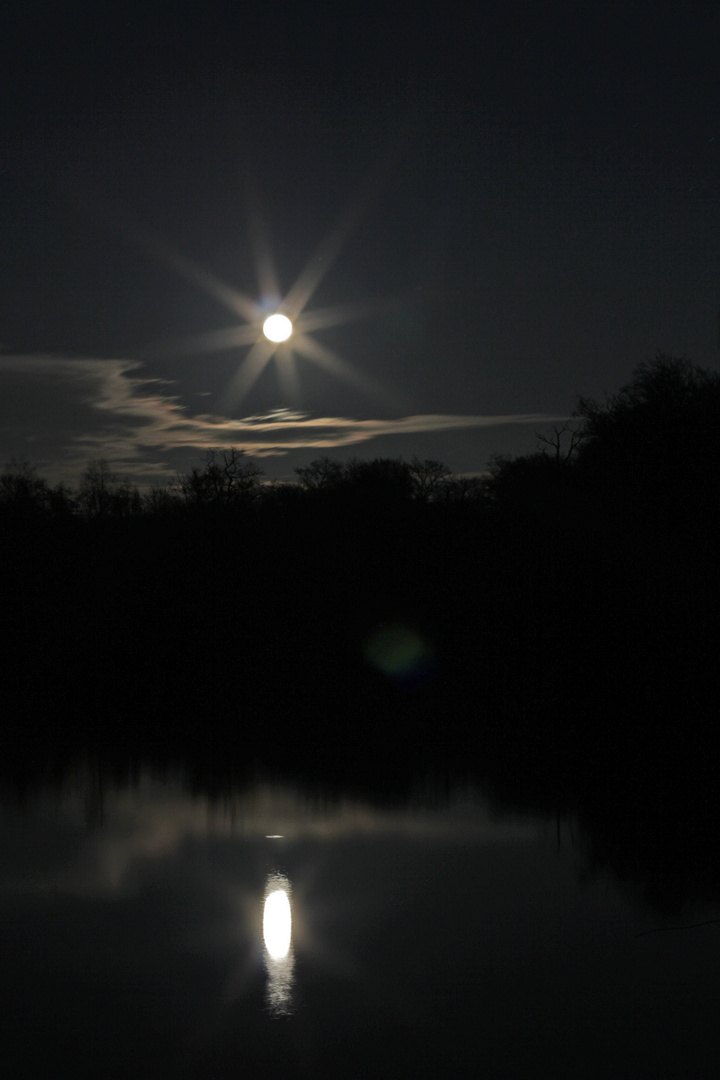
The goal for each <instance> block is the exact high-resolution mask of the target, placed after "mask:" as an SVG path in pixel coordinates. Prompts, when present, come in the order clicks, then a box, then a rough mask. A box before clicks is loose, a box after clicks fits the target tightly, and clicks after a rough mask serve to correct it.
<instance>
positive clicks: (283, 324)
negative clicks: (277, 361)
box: [263, 315, 292, 341]
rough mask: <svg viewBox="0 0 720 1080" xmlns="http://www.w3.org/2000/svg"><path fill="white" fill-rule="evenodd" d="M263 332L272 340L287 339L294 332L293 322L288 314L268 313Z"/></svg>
mask: <svg viewBox="0 0 720 1080" xmlns="http://www.w3.org/2000/svg"><path fill="white" fill-rule="evenodd" d="M263 333H264V335H265V337H266V338H268V339H269V340H270V341H287V339H288V338H289V337H290V335H291V334H292V323H291V322H290V320H289V319H288V317H287V315H268V317H267V319H266V320H265V322H264V323H263Z"/></svg>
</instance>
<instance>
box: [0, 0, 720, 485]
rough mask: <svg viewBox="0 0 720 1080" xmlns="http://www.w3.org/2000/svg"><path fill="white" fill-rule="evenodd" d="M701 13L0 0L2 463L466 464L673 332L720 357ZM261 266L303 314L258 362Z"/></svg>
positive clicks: (67, 468)
mask: <svg viewBox="0 0 720 1080" xmlns="http://www.w3.org/2000/svg"><path fill="white" fill-rule="evenodd" d="M710 12H711V8H710V6H709V5H702V6H701V5H696V6H695V5H694V6H693V10H691V11H690V12H688V9H687V7H686V6H683V5H681V4H679V3H678V4H675V3H673V4H657V3H654V4H646V3H636V4H633V3H628V4H626V5H624V6H623V7H622V9H619V10H615V9H614V8H612V7H611V6H608V5H599V4H594V3H590V4H586V5H571V4H560V3H549V4H537V3H536V4H525V3H515V4H512V3H509V4H504V5H492V8H491V10H490V6H489V5H488V10H487V11H486V10H485V7H484V6H483V7H479V6H478V8H477V10H475V11H473V12H467V11H465V10H464V6H463V5H458V6H457V8H453V7H452V6H448V5H443V6H438V7H436V8H432V9H429V10H428V11H425V10H423V9H422V7H419V6H417V5H415V6H413V7H412V8H410V7H405V6H403V5H389V6H388V7H387V10H386V11H385V12H384V13H383V14H382V16H380V15H371V14H369V13H368V10H367V8H366V7H364V8H363V7H358V8H352V7H349V6H347V5H343V6H342V8H341V6H340V5H332V6H329V5H324V4H313V5H309V6H304V5H303V6H301V5H288V4H282V3H280V4H276V5H274V6H273V5H269V6H268V5H266V6H264V7H263V8H262V9H261V10H256V9H250V8H247V7H245V6H243V5H239V4H218V3H213V2H208V3H205V4H192V3H189V4H184V5H182V7H181V8H178V7H177V6H175V5H173V6H170V5H164V4H162V3H160V4H153V5H150V10H149V11H147V10H145V9H144V8H142V7H138V8H135V7H133V5H132V4H124V5H122V6H121V5H113V4H108V5H89V4H87V5H85V4H81V5H74V6H73V5H70V4H66V5H61V6H60V5H51V4H36V5H30V4H28V5H22V6H21V8H19V9H17V10H14V11H12V12H8V13H6V14H4V15H3V16H2V20H3V21H4V23H5V25H4V26H3V27H2V28H0V29H1V31H2V32H1V34H0V36H1V37H2V40H3V41H4V46H3V49H4V54H5V55H4V56H3V63H2V78H3V80H4V86H3V101H4V102H5V109H4V110H3V137H2V141H1V143H0V146H1V149H0V230H1V232H0V235H1V237H2V243H1V245H0V260H1V262H0V298H1V302H0V320H1V322H0V344H1V345H2V348H3V353H2V354H1V355H0V463H4V462H6V461H7V460H8V459H9V458H10V457H11V456H15V457H18V458H26V459H29V460H30V461H33V462H35V463H36V464H37V465H38V467H39V468H40V470H41V472H42V473H43V474H45V475H56V476H58V477H59V476H60V475H63V474H64V475H65V476H66V477H67V478H68V479H71V480H73V479H74V478H76V476H77V474H78V472H79V471H80V470H81V468H82V466H83V464H84V462H85V461H87V460H88V458H91V457H106V458H108V459H109V460H110V461H111V463H112V464H113V466H114V467H115V468H116V469H117V470H118V471H119V472H121V473H124V474H129V475H133V476H135V477H138V478H142V477H149V476H163V475H170V476H171V475H174V473H175V471H176V470H177V469H178V468H181V469H182V468H185V467H187V466H188V465H190V464H192V463H195V462H196V461H197V459H198V457H199V455H200V454H201V452H202V448H203V447H206V446H209V445H228V444H230V443H232V444H234V445H237V446H245V447H247V449H248V452H250V453H253V454H261V455H263V460H262V464H263V466H264V467H265V469H266V471H267V472H268V474H269V475H271V476H292V470H293V468H294V467H295V466H296V465H303V464H307V462H308V461H309V460H311V459H312V458H313V457H316V456H318V455H319V454H331V455H337V456H341V457H345V456H349V455H357V456H360V457H369V456H376V455H393V456H395V455H403V456H405V457H408V458H409V457H411V456H412V455H413V454H417V455H418V456H420V457H426V456H432V457H439V458H441V459H442V460H444V461H446V462H447V464H449V465H450V466H451V468H453V469H454V470H455V471H458V472H477V471H481V470H482V469H483V468H484V467H485V465H486V463H487V459H488V457H489V455H490V454H491V453H493V452H509V453H522V452H527V451H531V450H533V449H534V448H535V441H536V440H535V431H538V430H547V424H549V423H551V422H552V418H559V417H564V416H566V415H568V413H570V412H571V411H572V409H573V407H574V405H575V403H576V400H577V397H578V396H579V395H580V394H585V395H591V396H599V397H602V396H603V395H604V393H605V392H612V391H614V390H616V389H617V388H618V386H619V385H620V384H621V383H622V382H624V381H626V380H627V378H628V376H629V375H630V372H631V371H632V368H633V367H634V366H635V365H636V364H637V363H639V362H640V361H642V360H646V359H648V358H649V357H651V356H652V355H654V353H655V352H656V351H657V350H662V351H664V352H667V353H671V354H674V355H682V354H686V355H687V356H688V357H690V358H691V359H692V360H694V361H695V362H697V363H699V364H701V365H704V366H711V367H716V366H717V364H718V360H719V359H720V348H719V342H718V311H719V310H720V242H719V241H720V167H719V164H718V163H719V154H720V123H719V120H718V112H719V110H720V76H719V75H718V71H719V66H718V64H717V56H718V55H720V15H719V14H717V13H710ZM270 271H272V272H273V273H274V275H275V278H276V287H277V291H278V300H279V303H280V304H281V305H282V304H283V303H285V304H286V305H288V304H289V305H290V306H291V307H292V306H293V304H294V306H295V308H296V309H297V308H298V307H299V306H300V304H301V302H304V308H303V312H302V317H303V318H304V320H305V328H306V331H307V336H306V337H299V336H298V337H295V338H293V339H292V343H293V345H294V346H295V348H294V352H293V354H292V355H288V354H287V350H283V352H282V353H279V354H278V355H277V356H275V357H273V358H270V359H269V361H268V357H267V356H266V354H265V353H264V352H263V351H262V350H261V351H260V353H258V352H257V350H255V351H254V352H252V354H251V355H250V359H249V361H248V362H247V363H246V360H247V357H248V354H249V353H250V352H251V347H252V341H253V340H255V339H256V338H257V337H258V336H259V333H260V330H259V327H260V321H261V315H262V312H263V311H264V310H269V309H270V307H272V306H273V304H274V303H275V300H274V299H273V298H272V297H271V295H270V293H271V292H272V289H271V288H270V278H271V274H270ZM298 278H300V287H299V288H298V289H296V290H295V291H293V290H292V286H293V284H294V283H296V282H297V280H298ZM288 291H289V297H288ZM254 305H255V307H254ZM328 311H329V312H330V315H328ZM351 316H352V317H351ZM359 316H362V317H359ZM238 327H241V328H242V329H241V332H240V333H236V332H235V328H238ZM222 331H225V334H224V336H223V337H222V340H221V341H219V340H218V338H217V334H218V333H219V332H222ZM208 335H210V336H208ZM212 335H215V337H212ZM219 344H223V345H224V346H226V347H224V348H222V349H220V348H217V347H216V346H217V345H219ZM293 357H294V358H293ZM265 361H268V362H267V363H266V362H265ZM251 372H252V373H254V375H255V376H256V378H255V381H252V380H251V378H250V377H249V376H250V373H251Z"/></svg>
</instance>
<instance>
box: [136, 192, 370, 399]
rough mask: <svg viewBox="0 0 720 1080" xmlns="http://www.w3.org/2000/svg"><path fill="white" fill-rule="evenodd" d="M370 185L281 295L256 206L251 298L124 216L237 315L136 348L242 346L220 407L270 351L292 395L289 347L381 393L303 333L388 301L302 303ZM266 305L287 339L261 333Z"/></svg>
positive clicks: (159, 351)
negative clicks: (236, 320)
mask: <svg viewBox="0 0 720 1080" xmlns="http://www.w3.org/2000/svg"><path fill="white" fill-rule="evenodd" d="M371 188H372V185H369V186H368V187H366V189H365V191H364V192H362V193H361V194H360V195H359V196H358V197H356V198H355V199H354V200H353V202H352V203H351V205H350V206H349V208H348V209H347V210H346V211H345V212H344V213H343V215H342V216H341V219H340V221H339V223H338V224H337V226H336V227H335V228H334V229H333V230H331V232H330V233H329V234H328V235H327V236H326V238H325V239H324V240H323V241H322V243H321V244H320V245H319V247H318V249H317V250H316V252H315V254H314V255H313V257H312V258H311V259H310V260H309V262H308V263H307V265H306V266H305V267H304V269H303V270H301V272H300V274H299V275H298V277H297V279H296V281H295V282H294V284H293V285H292V286H291V287H290V289H289V290H288V292H287V293H286V294H285V296H284V297H283V296H282V293H281V290H280V288H279V283H278V276H277V273H276V271H275V266H274V263H273V259H272V256H271V252H270V245H269V243H268V240H267V235H266V233H265V230H264V227H263V224H262V219H261V215H260V214H259V212H257V210H255V212H254V213H253V214H252V215H251V216H250V226H249V231H250V238H251V244H252V247H253V250H254V256H255V271H256V277H257V280H258V285H259V288H260V296H259V298H258V299H253V298H251V297H249V296H246V295H245V294H243V293H241V292H239V291H238V290H236V289H234V288H232V287H231V286H230V285H228V284H227V283H225V282H224V281H221V280H220V279H219V278H217V277H216V276H215V275H213V274H211V273H210V272H209V271H207V270H206V269H205V267H203V266H201V265H200V264H198V263H196V262H194V261H193V260H192V259H190V258H188V257H187V256H186V255H182V254H179V253H178V252H176V251H174V250H173V249H172V248H171V247H170V246H169V245H168V244H167V243H166V242H165V241H163V240H160V239H159V238H157V237H156V236H154V235H152V234H150V233H149V232H148V231H147V230H145V229H142V228H140V227H139V226H137V224H135V223H132V225H130V226H128V223H127V221H126V223H125V224H126V230H127V231H129V232H130V233H131V235H132V237H133V238H134V239H135V240H136V241H137V242H138V243H139V244H141V245H142V246H143V247H144V248H145V249H146V250H147V251H148V252H149V253H150V254H152V255H153V256H154V257H155V258H157V259H159V260H161V261H162V262H164V263H165V264H166V265H167V266H169V267H170V268H171V269H173V270H174V271H175V272H176V273H177V274H178V275H179V276H181V277H183V278H184V279H185V280H187V281H190V282H191V283H192V284H194V285H196V286H197V287H199V288H200V289H202V290H203V292H205V293H207V294H208V295H210V296H212V297H214V298H215V299H216V300H217V301H218V302H219V303H220V304H221V305H222V306H223V307H225V308H226V309H227V310H229V311H230V312H232V313H233V314H234V315H238V316H240V318H241V319H243V320H244V322H243V323H241V324H239V325H236V326H231V327H225V328H222V329H218V330H210V331H207V332H206V333H203V334H197V335H194V336H191V337H184V338H181V339H177V340H175V341H174V342H168V343H165V344H164V345H161V346H158V347H156V348H154V349H151V350H144V351H143V355H144V356H153V357H160V356H167V357H171V356H178V355H184V356H187V355H191V354H192V353H193V352H219V351H223V350H227V349H235V348H243V347H245V346H250V348H249V351H248V352H247V354H246V355H245V357H244V358H243V360H242V362H241V365H240V367H239V369H238V370H237V372H236V373H235V375H233V377H232V378H231V380H230V382H229V384H228V385H227V387H226V389H225V391H224V393H223V395H222V398H221V407H222V408H223V409H225V410H228V411H232V410H234V409H235V408H236V407H237V405H238V404H239V403H240V401H241V400H242V399H243V398H244V397H245V396H246V395H247V393H248V392H249V391H250V389H251V388H252V387H253V386H254V385H255V383H256V382H257V381H258V379H259V378H260V376H261V375H262V373H263V371H264V370H265V368H266V366H267V365H268V363H269V362H270V360H272V359H273V358H275V359H276V364H277V367H278V374H279V378H280V382H281V385H282V386H283V389H284V390H285V391H286V392H288V393H292V395H293V396H294V397H295V398H296V399H297V395H298V390H299V373H298V368H297V364H296V360H295V354H298V355H300V356H302V357H303V358H305V359H306V360H309V361H311V362H312V363H316V364H319V365H320V366H322V367H323V368H324V369H325V370H326V371H328V372H330V373H331V374H332V375H333V376H335V377H336V378H340V379H343V380H344V381H346V382H348V383H351V384H353V385H354V386H356V387H358V388H360V389H361V390H363V391H364V392H365V393H369V394H373V395H378V394H379V395H380V396H386V395H385V394H384V392H383V391H382V390H381V388H380V386H379V385H378V384H376V383H375V382H374V381H373V380H371V379H369V378H367V377H366V376H363V375H361V374H360V373H359V372H357V371H356V370H355V369H354V368H353V367H352V366H351V365H350V364H349V363H348V362H347V361H346V360H344V359H343V358H342V357H341V356H339V355H338V354H337V353H335V352H333V351H332V350H330V349H328V348H327V347H326V346H325V345H323V344H322V343H321V342H319V341H318V340H317V339H316V338H314V337H311V336H310V334H311V332H312V331H316V330H323V329H325V328H326V327H329V326H333V325H341V324H343V323H346V322H350V321H352V320H354V319H362V318H366V317H368V316H369V315H371V314H374V313H376V312H377V311H379V310H381V309H382V308H384V307H386V306H387V305H388V301H379V302H378V301H362V302H354V303H348V304H339V305H336V306H335V307H330V308H324V309H322V310H315V311H312V310H311V311H305V308H306V306H307V305H308V303H309V302H310V300H311V299H312V297H313V295H314V293H315V291H316V290H317V288H318V286H319V285H320V282H321V281H322V279H323V278H324V276H325V275H326V274H327V272H328V270H329V269H330V267H331V266H332V265H333V263H334V262H335V260H336V259H337V258H338V256H339V255H340V253H341V252H342V249H343V248H344V246H345V244H346V243H347V241H348V239H349V237H350V235H351V234H352V232H353V231H354V230H355V229H356V228H357V226H358V224H359V222H360V220H361V218H362V216H363V213H364V212H365V209H366V207H367V204H368V201H369V199H370V197H371V194H372V191H371ZM271 313H277V314H282V315H285V316H286V317H287V318H289V319H290V320H291V322H292V324H293V333H292V337H291V338H290V339H289V340H288V341H287V342H275V341H269V340H268V339H267V337H265V336H264V335H263V329H262V328H263V323H264V321H265V319H266V318H267V316H268V315H269V314H271Z"/></svg>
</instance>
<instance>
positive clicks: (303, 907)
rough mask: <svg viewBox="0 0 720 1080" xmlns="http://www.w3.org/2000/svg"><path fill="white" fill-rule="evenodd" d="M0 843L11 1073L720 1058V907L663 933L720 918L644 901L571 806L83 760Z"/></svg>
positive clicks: (9, 807) (492, 1066)
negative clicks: (188, 773) (113, 780)
mask: <svg viewBox="0 0 720 1080" xmlns="http://www.w3.org/2000/svg"><path fill="white" fill-rule="evenodd" d="M1 837H2V861H1V864H0V865H1V867H2V869H1V871H0V873H1V875H2V877H1V887H0V904H1V907H2V955H3V969H4V977H3V983H4V998H5V1000H4V1004H3V1007H2V1012H1V1014H0V1015H1V1016H2V1020H1V1021H0V1023H1V1024H2V1036H3V1045H4V1048H3V1060H4V1065H5V1075H7V1076H9V1077H13V1078H15V1077H33V1078H35V1077H51V1076H58V1075H74V1076H78V1077H81V1076H98V1077H133V1078H148V1080H152V1078H155V1077H158V1078H165V1077H197V1078H205V1077H206V1078H208V1080H210V1078H229V1077H240V1076H264V1077H268V1076H269V1077H275V1076H277V1077H294V1076H301V1075H305V1074H307V1075H311V1074H313V1075H316V1076H317V1075H333V1076H337V1077H361V1076H362V1077H367V1076H371V1075H373V1076H388V1077H398V1076H423V1075H427V1076H438V1075H439V1076H463V1075H466V1074H468V1075H477V1076H484V1077H517V1078H529V1077H535V1076H553V1077H573V1078H577V1077H586V1078H587V1077H608V1078H609V1077H613V1078H617V1077H646V1076H647V1077H653V1078H657V1077H673V1078H674V1080H677V1078H680V1077H692V1078H693V1080H700V1078H702V1077H713V1078H716V1077H717V1076H718V1075H720V1036H719V1035H718V1023H717V1018H718V1002H719V1001H720V968H719V961H720V926H716V925H709V926H706V927H695V928H693V929H684V930H679V929H661V928H666V927H674V926H677V925H678V924H680V923H688V922H693V921H701V920H702V919H710V918H713V917H717V916H718V914H720V912H719V911H718V910H707V909H705V910H703V911H694V912H690V913H686V916H683V918H681V919H675V920H663V919H662V918H659V917H658V916H657V915H656V914H653V913H652V912H650V911H648V910H644V909H643V908H642V907H641V906H640V905H639V903H638V902H636V901H633V900H632V899H630V897H629V896H626V895H623V894H622V893H621V892H620V891H618V889H617V888H616V887H615V886H614V885H613V884H612V883H611V881H610V880H608V879H606V878H605V877H602V876H599V875H593V874H588V873H587V871H586V869H585V860H584V854H583V851H584V849H583V839H582V836H581V835H579V834H578V832H577V829H576V827H573V824H572V822H569V821H564V822H562V823H561V824H560V829H559V832H558V823H557V822H556V820H555V819H554V818H552V819H550V818H547V819H544V818H537V817H526V816H520V815H515V816H512V815H505V816H498V815H497V814H494V813H492V812H491V811H490V810H489V808H488V804H487V803H486V802H485V800H484V799H483V798H482V796H481V795H480V794H479V793H477V792H474V791H463V792H462V793H461V794H456V795H455V796H453V797H452V798H450V799H448V800H445V799H438V798H430V797H428V796H427V795H422V794H419V795H418V798H417V799H416V800H414V801H413V802H412V803H411V804H410V805H403V806H402V807H396V808H393V809H378V808H377V807H373V806H371V805H369V804H363V803H360V802H357V801H351V800H341V799H337V798H334V799H329V798H324V797H322V796H320V795H317V794H316V795H310V794H308V793H304V794H303V793H302V792H299V791H294V790H290V789H288V788H280V787H275V786H272V785H271V784H263V783H257V784H255V785H254V786H252V787H251V788H248V789H247V790H246V791H245V792H244V793H243V794H239V795H237V797H233V798H232V799H224V800H216V801H214V802H211V801H210V800H208V798H207V797H203V796H200V795H193V794H191V793H189V792H188V790H187V789H186V788H185V786H184V785H183V783H182V781H181V779H180V778H176V779H168V778H167V777H166V778H165V779H164V780H158V779H153V778H152V777H151V776H150V775H141V776H140V777H139V778H138V782H137V783H136V784H134V785H133V786H130V787H128V786H125V787H116V786H113V785H111V784H107V783H105V782H102V781H101V779H100V778H99V776H98V775H97V773H93V771H92V770H86V771H84V772H78V773H77V776H76V777H75V779H74V780H73V781H72V782H67V781H66V782H64V783H63V785H62V786H61V787H60V788H57V787H56V788H55V789H52V790H51V789H49V788H48V789H46V790H43V791H38V792H36V793H34V794H33V795H32V796H28V797H27V798H26V799H25V800H24V802H23V803H22V804H19V803H18V801H17V799H16V798H12V799H10V798H9V797H8V798H5V799H4V802H3V815H2V833H1ZM649 930H653V931H655V932H653V933H645V932H646V931H649ZM638 935H642V936H638Z"/></svg>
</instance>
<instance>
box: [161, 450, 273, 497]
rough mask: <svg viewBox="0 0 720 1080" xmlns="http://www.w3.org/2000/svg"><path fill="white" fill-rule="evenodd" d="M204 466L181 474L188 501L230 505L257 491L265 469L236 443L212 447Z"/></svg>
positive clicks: (206, 456)
mask: <svg viewBox="0 0 720 1080" xmlns="http://www.w3.org/2000/svg"><path fill="white" fill-rule="evenodd" d="M203 460H204V467H203V468H201V469H198V468H193V469H191V470H190V472H189V473H186V474H185V475H184V476H181V477H180V478H179V486H180V491H181V493H182V495H183V498H184V499H185V501H186V502H187V503H189V504H191V505H194V506H216V507H220V506H224V507H230V506H233V505H238V504H239V503H240V502H246V501H247V500H249V499H252V498H254V496H255V495H256V494H257V491H258V486H259V481H260V477H261V476H262V475H263V470H262V469H261V468H260V466H259V465H256V464H255V462H254V461H250V460H249V459H248V458H246V457H245V451H244V450H238V449H237V448H236V447H235V446H231V447H229V448H228V449H227V450H208V451H207V452H206V453H205V456H204V459H203Z"/></svg>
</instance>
